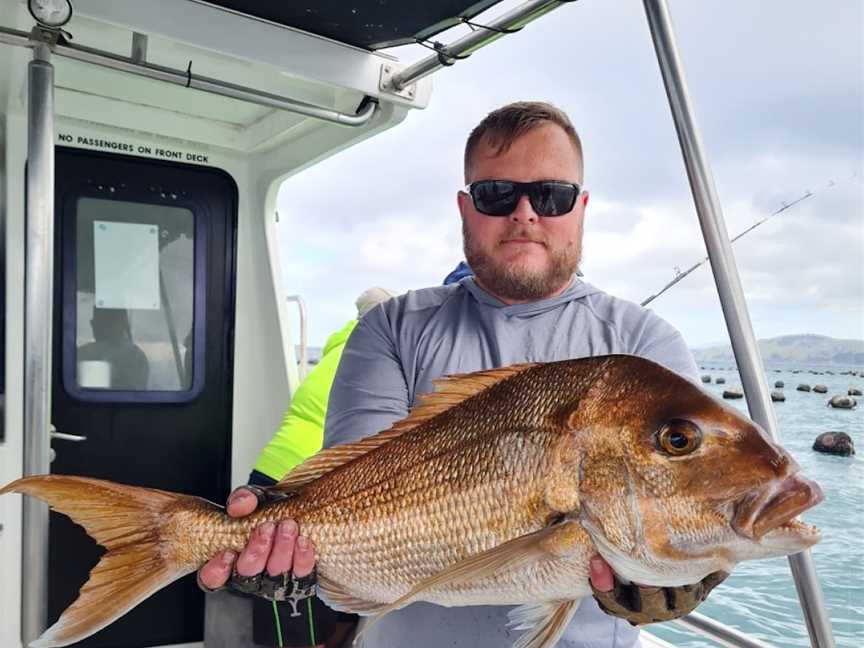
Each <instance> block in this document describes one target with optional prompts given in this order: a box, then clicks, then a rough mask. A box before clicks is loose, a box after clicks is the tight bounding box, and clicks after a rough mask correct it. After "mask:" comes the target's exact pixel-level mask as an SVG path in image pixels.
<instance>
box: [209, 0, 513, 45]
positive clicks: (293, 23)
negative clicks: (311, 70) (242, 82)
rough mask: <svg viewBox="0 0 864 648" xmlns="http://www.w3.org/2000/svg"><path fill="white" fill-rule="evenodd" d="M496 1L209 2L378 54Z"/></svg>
mask: <svg viewBox="0 0 864 648" xmlns="http://www.w3.org/2000/svg"><path fill="white" fill-rule="evenodd" d="M498 2H500V0H423V2H404V0H402V1H400V0H350V1H347V0H304V1H302V2H298V1H296V0H294V1H292V2H285V1H284V0H208V2H206V3H204V2H202V4H210V5H215V6H218V7H222V8H223V9H228V10H231V11H234V12H237V13H241V14H244V15H247V16H252V17H255V18H259V19H262V20H267V21H269V22H273V23H277V24H279V25H285V26H287V27H294V28H296V29H301V30H303V31H306V32H309V33H312V34H317V35H319V36H325V37H327V38H330V39H333V40H336V41H340V42H342V43H346V44H349V45H354V46H355V47H362V48H365V49H368V50H377V49H382V48H385V47H393V46H395V45H405V44H408V43H415V42H417V41H418V40H427V39H429V38H431V37H432V36H434V35H435V34H437V33H439V32H442V31H444V30H446V29H449V28H451V27H453V26H454V25H458V24H459V23H460V22H462V19H463V18H466V19H469V20H470V19H471V18H473V17H474V16H476V15H477V14H479V13H481V12H483V11H485V10H486V9H488V8H489V7H491V6H493V5H495V4H498Z"/></svg>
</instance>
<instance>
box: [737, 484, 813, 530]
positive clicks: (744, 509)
mask: <svg viewBox="0 0 864 648" xmlns="http://www.w3.org/2000/svg"><path fill="white" fill-rule="evenodd" d="M824 499H825V494H824V493H823V492H822V488H821V487H820V486H819V484H817V483H816V482H814V481H811V480H809V479H806V478H804V477H802V476H801V475H792V476H791V477H787V478H786V479H784V480H783V481H781V482H779V483H777V484H774V485H772V486H770V487H768V488H766V489H763V490H762V491H759V492H757V493H752V494H750V495H747V496H746V497H744V498H743V499H742V500H740V501H739V502H738V503H737V504H736V506H735V513H734V515H733V518H732V528H734V529H735V531H737V532H738V533H740V534H741V535H743V536H745V537H747V538H750V539H751V540H755V541H759V540H761V539H762V538H763V537H764V536H765V534H767V533H768V532H770V531H773V530H775V529H777V528H779V527H781V526H783V525H785V524H788V523H790V522H793V521H794V518H795V517H796V516H797V515H799V514H800V513H803V512H804V511H806V510H807V509H809V508H812V507H814V506H816V505H817V504H819V503H820V502H821V501H822V500H824ZM793 526H797V525H794V524H793Z"/></svg>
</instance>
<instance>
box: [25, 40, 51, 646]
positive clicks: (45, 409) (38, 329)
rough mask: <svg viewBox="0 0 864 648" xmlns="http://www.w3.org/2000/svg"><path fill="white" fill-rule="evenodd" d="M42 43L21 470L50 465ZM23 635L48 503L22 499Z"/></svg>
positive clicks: (31, 83)
mask: <svg viewBox="0 0 864 648" xmlns="http://www.w3.org/2000/svg"><path fill="white" fill-rule="evenodd" d="M50 60H51V52H50V50H49V49H48V47H47V46H46V45H44V44H39V45H37V46H36V47H34V49H33V60H32V61H31V62H30V63H29V65H28V78H27V147H28V152H27V181H26V189H27V230H26V231H27V242H26V250H27V261H26V266H25V275H24V285H25V289H24V293H25V296H24V300H25V303H24V474H25V475H39V474H45V473H47V472H49V470H50V462H49V457H48V453H49V450H50V442H49V436H48V435H49V430H50V426H51V299H52V295H53V292H52V290H53V288H52V286H53V283H54V281H53V280H54V256H53V254H54V67H53V66H52V65H51V63H50ZM23 523H24V529H23V539H22V541H23V548H22V554H23V555H22V593H21V594H22V603H21V635H22V636H21V638H22V640H23V642H24V644H25V645H26V644H28V643H29V642H30V641H32V640H33V639H35V638H36V637H38V636H39V635H40V634H42V631H43V630H44V629H45V625H46V622H47V616H48V506H47V505H46V504H43V503H42V502H40V501H38V500H37V499H35V498H32V497H25V498H24V521H23Z"/></svg>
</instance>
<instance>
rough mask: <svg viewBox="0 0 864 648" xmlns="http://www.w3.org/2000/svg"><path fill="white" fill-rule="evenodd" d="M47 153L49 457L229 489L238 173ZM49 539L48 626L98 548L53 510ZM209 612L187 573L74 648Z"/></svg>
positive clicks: (199, 626)
mask: <svg viewBox="0 0 864 648" xmlns="http://www.w3.org/2000/svg"><path fill="white" fill-rule="evenodd" d="M56 165H57V166H56V194H55V195H56V198H55V199H56V207H55V215H56V224H55V232H56V242H57V244H56V248H55V249H56V252H55V254H56V257H55V258H56V261H55V268H56V272H55V285H54V292H55V301H54V313H55V319H54V329H53V330H54V333H53V335H54V340H53V344H54V347H53V348H54V356H53V357H54V360H53V387H52V389H53V391H52V423H53V425H54V427H55V429H56V432H57V433H59V434H58V435H55V438H54V439H53V441H52V447H53V449H54V451H55V452H56V457H55V459H54V461H53V463H52V466H51V471H52V472H53V473H57V474H67V475H86V476H89V477H97V478H100V479H110V480H114V481H118V482H122V483H124V484H132V485H136V486H148V487H152V488H159V489H164V490H170V491H177V492H181V493H188V494H194V495H199V496H201V497H205V498H207V499H210V500H213V501H216V502H223V501H224V500H225V498H226V496H227V495H228V490H229V486H230V458H231V396H232V362H231V358H232V347H233V322H234V258H235V230H236V220H237V190H236V185H235V184H234V182H233V180H232V179H231V178H230V177H229V176H228V175H227V174H226V173H224V172H221V171H218V170H214V169H210V168H206V167H198V166H191V165H182V164H173V163H167V162H162V161H153V160H149V159H142V158H133V157H126V156H120V155H110V154H103V153H94V152H90V151H80V150H73V149H64V148H58V149H57V155H56ZM63 435H69V436H68V437H66V438H63ZM76 437H81V439H80V440H75V438H76ZM49 546H50V554H49V595H48V624H49V626H50V625H51V624H52V623H54V621H56V619H57V618H58V616H59V615H60V613H61V612H62V611H63V610H64V609H65V608H66V607H67V606H68V605H69V604H71V603H72V601H73V600H74V599H75V598H76V596H77V593H78V590H79V588H80V587H81V586H82V585H83V583H84V582H85V581H86V580H87V577H88V573H89V571H90V569H91V568H92V567H93V565H94V564H95V563H96V561H97V560H98V558H99V556H101V554H102V553H103V549H102V548H101V547H98V546H97V545H96V543H95V542H94V541H92V540H91V539H90V538H88V537H87V536H86V535H85V533H84V531H83V530H82V529H81V528H80V527H78V526H76V525H74V524H72V523H71V522H70V521H69V520H68V519H67V518H65V517H63V516H61V515H58V514H56V513H52V514H51V521H50V545H49ZM203 615H204V600H203V594H202V593H201V592H200V591H199V590H198V588H197V586H196V584H195V580H194V576H188V577H186V578H183V579H181V580H180V581H178V582H176V583H174V584H173V585H171V586H170V587H168V588H166V589H165V590H163V591H162V592H160V593H158V594H156V595H155V596H153V597H151V598H150V599H148V600H147V601H145V602H144V603H142V604H140V605H139V606H138V607H136V608H135V609H134V610H132V611H131V612H130V613H128V614H127V615H126V616H124V617H123V618H121V619H120V620H119V621H117V622H115V623H114V624H112V625H110V626H109V627H107V628H105V629H104V630H102V631H100V632H99V633H97V634H95V635H94V636H93V637H90V638H89V639H87V640H85V641H83V642H81V643H80V644H76V646H88V647H100V648H101V647H105V648H108V647H109V646H110V647H111V648H125V647H143V646H160V645H170V644H182V643H189V642H195V641H201V640H202V637H203Z"/></svg>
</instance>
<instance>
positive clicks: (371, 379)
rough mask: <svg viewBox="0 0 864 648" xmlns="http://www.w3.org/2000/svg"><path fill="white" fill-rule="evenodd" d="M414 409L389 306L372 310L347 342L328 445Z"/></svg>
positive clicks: (335, 389)
mask: <svg viewBox="0 0 864 648" xmlns="http://www.w3.org/2000/svg"><path fill="white" fill-rule="evenodd" d="M407 414H408V386H407V383H406V380H405V374H404V372H403V370H402V365H401V363H400V361H399V357H398V355H397V353H396V344H395V342H394V340H393V336H392V333H391V327H390V325H389V321H388V315H387V313H386V312H385V309H383V308H380V307H379V308H375V309H373V310H371V311H369V313H367V314H366V315H365V316H364V317H363V318H362V319H361V320H360V322H359V323H358V324H357V327H356V328H355V329H354V331H353V332H352V334H351V337H350V338H349V339H348V343H347V344H346V345H345V351H344V352H343V354H342V360H341V361H340V363H339V368H338V369H337V371H336V378H335V379H334V381H333V387H332V388H331V390H330V399H329V402H328V405H327V419H326V423H325V426H324V447H325V448H330V447H332V446H335V445H340V444H343V443H351V442H354V441H359V440H360V439H362V438H364V437H367V436H370V435H372V434H376V433H377V432H380V431H382V430H385V429H387V428H388V427H390V426H391V425H392V424H393V423H395V422H396V421H398V420H400V419H403V418H405V416H406V415H407Z"/></svg>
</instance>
